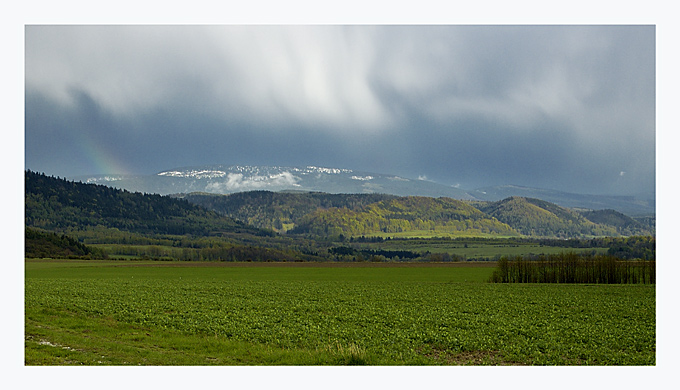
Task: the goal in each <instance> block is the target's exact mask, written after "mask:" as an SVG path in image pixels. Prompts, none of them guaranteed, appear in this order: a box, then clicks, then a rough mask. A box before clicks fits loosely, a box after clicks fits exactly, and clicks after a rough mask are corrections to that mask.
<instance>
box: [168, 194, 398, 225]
mask: <svg viewBox="0 0 680 390" xmlns="http://www.w3.org/2000/svg"><path fill="white" fill-rule="evenodd" d="M181 197H182V198H184V199H186V200H188V201H189V202H191V203H195V204H198V205H200V206H203V207H205V208H207V209H209V210H214V211H217V212H219V213H221V214H224V215H228V216H230V217H232V218H234V219H237V220H239V221H243V222H245V223H248V224H250V225H253V226H257V227H259V228H265V229H273V230H276V231H279V232H285V231H287V230H289V229H292V228H293V227H294V226H295V225H296V224H297V223H298V221H299V220H300V219H301V218H303V217H304V216H305V215H308V214H311V213H313V212H315V211H317V210H321V209H322V210H325V209H330V208H341V209H350V210H358V209H360V208H362V207H364V206H368V205H369V204H372V203H375V202H379V201H383V200H388V199H396V198H398V197H397V196H396V195H385V194H327V193H323V192H271V191H249V192H239V193H235V194H230V195H217V194H205V193H192V194H186V195H181Z"/></svg>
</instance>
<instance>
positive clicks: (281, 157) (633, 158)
mask: <svg viewBox="0 0 680 390" xmlns="http://www.w3.org/2000/svg"><path fill="white" fill-rule="evenodd" d="M25 42H26V44H25V88H26V100H25V102H26V104H25V110H26V123H25V126H26V127H25V129H26V130H25V137H26V157H25V158H26V167H27V168H29V169H32V170H36V171H42V172H46V173H48V174H53V175H59V176H78V175H85V174H95V173H154V172H158V171H161V170H165V169H171V168H176V167H182V166H195V165H202V164H253V165H254V164H260V165H287V166H300V165H301V166H305V165H314V166H328V167H337V168H349V169H355V170H359V171H366V172H376V173H389V174H397V175H402V176H407V177H411V178H417V177H424V176H426V177H427V178H429V179H430V180H436V181H439V182H442V183H445V184H450V185H458V186H461V187H463V188H475V187H480V186H486V185H495V184H517V185H526V186H534V187H542V188H552V189H558V190H565V191H570V192H582V193H610V194H633V193H641V192H653V191H654V186H655V28H654V26H383V25H381V26H363V25H362V26H307V25H303V26H239V25H230V26H30V25H29V26H26V28H25ZM103 170H109V171H107V172H104V171H103ZM110 170H116V171H117V172H111V171H110ZM622 172H625V174H621V173H622ZM235 184H238V183H236V182H235Z"/></svg>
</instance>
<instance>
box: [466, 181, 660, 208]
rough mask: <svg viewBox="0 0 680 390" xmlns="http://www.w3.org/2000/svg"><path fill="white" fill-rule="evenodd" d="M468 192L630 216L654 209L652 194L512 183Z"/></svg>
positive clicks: (494, 198)
mask: <svg viewBox="0 0 680 390" xmlns="http://www.w3.org/2000/svg"><path fill="white" fill-rule="evenodd" d="M468 193H469V194H470V195H471V196H473V197H474V198H475V199H478V200H485V201H490V202H497V201H500V200H503V199H507V198H510V197H513V196H518V197H522V198H533V199H541V200H544V201H547V202H550V203H555V204H557V205H560V206H562V207H568V208H580V209H588V210H602V209H614V210H616V211H618V212H621V213H624V214H626V215H630V216H648V215H654V214H655V211H656V202H655V194H640V195H638V196H614V195H586V194H574V193H569V192H562V191H556V190H550V189H544V188H531V187H523V186H516V185H500V186H493V187H485V188H479V189H476V190H472V191H468Z"/></svg>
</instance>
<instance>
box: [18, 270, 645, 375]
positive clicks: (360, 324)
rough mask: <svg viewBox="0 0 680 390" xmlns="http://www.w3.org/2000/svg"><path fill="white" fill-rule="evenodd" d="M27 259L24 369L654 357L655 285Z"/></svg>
mask: <svg viewBox="0 0 680 390" xmlns="http://www.w3.org/2000/svg"><path fill="white" fill-rule="evenodd" d="M196 265H197V264H186V263H178V262H172V263H153V264H150V263H139V262H97V261H90V262H69V261H62V262H51V261H27V262H26V279H25V294H26V295H25V310H26V314H25V321H26V325H25V363H26V364H27V365H42V364H48V365H70V364H86V365H99V364H104V365H107V364H108V365H128V364H129V365H139V364H141V365H211V364H217V365H242V364H246V365H348V364H367V365H439V364H460V365H505V364H508V365H514V364H518V365H654V364H655V362H656V358H655V355H656V354H655V350H656V333H655V332H656V331H655V329H656V322H655V312H656V303H655V301H656V300H655V286H654V285H564V284H550V285H547V284H545V285H544V284H491V283H487V282H486V281H487V280H488V279H489V277H490V275H491V273H492V272H493V268H489V267H466V266H451V265H448V266H444V265H442V266H404V265H402V266H384V265H383V266H372V267H348V266H337V267H329V266H310V265H309V264H306V265H305V266H288V267H286V266H273V265H259V266H241V267H239V266H231V267H226V266H219V263H218V264H203V265H205V266H196Z"/></svg>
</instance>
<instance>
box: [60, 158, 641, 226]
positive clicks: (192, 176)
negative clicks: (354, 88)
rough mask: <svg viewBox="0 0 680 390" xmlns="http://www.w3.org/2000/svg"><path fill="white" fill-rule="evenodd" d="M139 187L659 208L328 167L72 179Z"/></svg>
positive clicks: (622, 199)
mask: <svg viewBox="0 0 680 390" xmlns="http://www.w3.org/2000/svg"><path fill="white" fill-rule="evenodd" d="M70 179H72V180H75V181H81V182H83V183H96V184H102V185H106V186H110V187H115V188H119V189H125V190H128V191H133V192H143V193H155V194H161V195H168V194H180V193H191V192H208V193H215V194H231V193H235V192H245V191H253V190H267V191H317V192H326V193H331V194H343V193H344V194H350V193H352V194H356V193H382V194H391V195H399V196H408V195H417V196H430V197H442V196H445V197H450V198H454V199H463V200H487V201H497V200H501V199H504V198H507V197H510V196H522V197H528V198H537V199H542V200H545V201H549V202H552V203H556V204H558V205H560V206H563V207H576V208H583V209H592V210H602V209H614V210H617V211H619V212H622V213H624V214H627V215H647V214H654V213H655V204H654V194H650V195H649V196H645V197H632V196H607V195H583V194H574V193H566V192H561V191H555V190H548V189H538V188H529V187H521V186H513V185H501V186H495V187H486V188H483V189H477V190H469V191H466V190H464V189H461V188H458V187H453V186H448V185H444V184H440V183H436V182H432V181H428V180H420V179H409V178H405V177H400V176H396V175H389V174H380V173H369V172H359V171H354V170H351V169H341V168H324V167H314V166H307V167H279V166H247V165H204V166H197V167H185V168H175V169H169V170H166V171H162V172H158V173H156V174H154V175H98V176H81V177H74V178H70Z"/></svg>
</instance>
